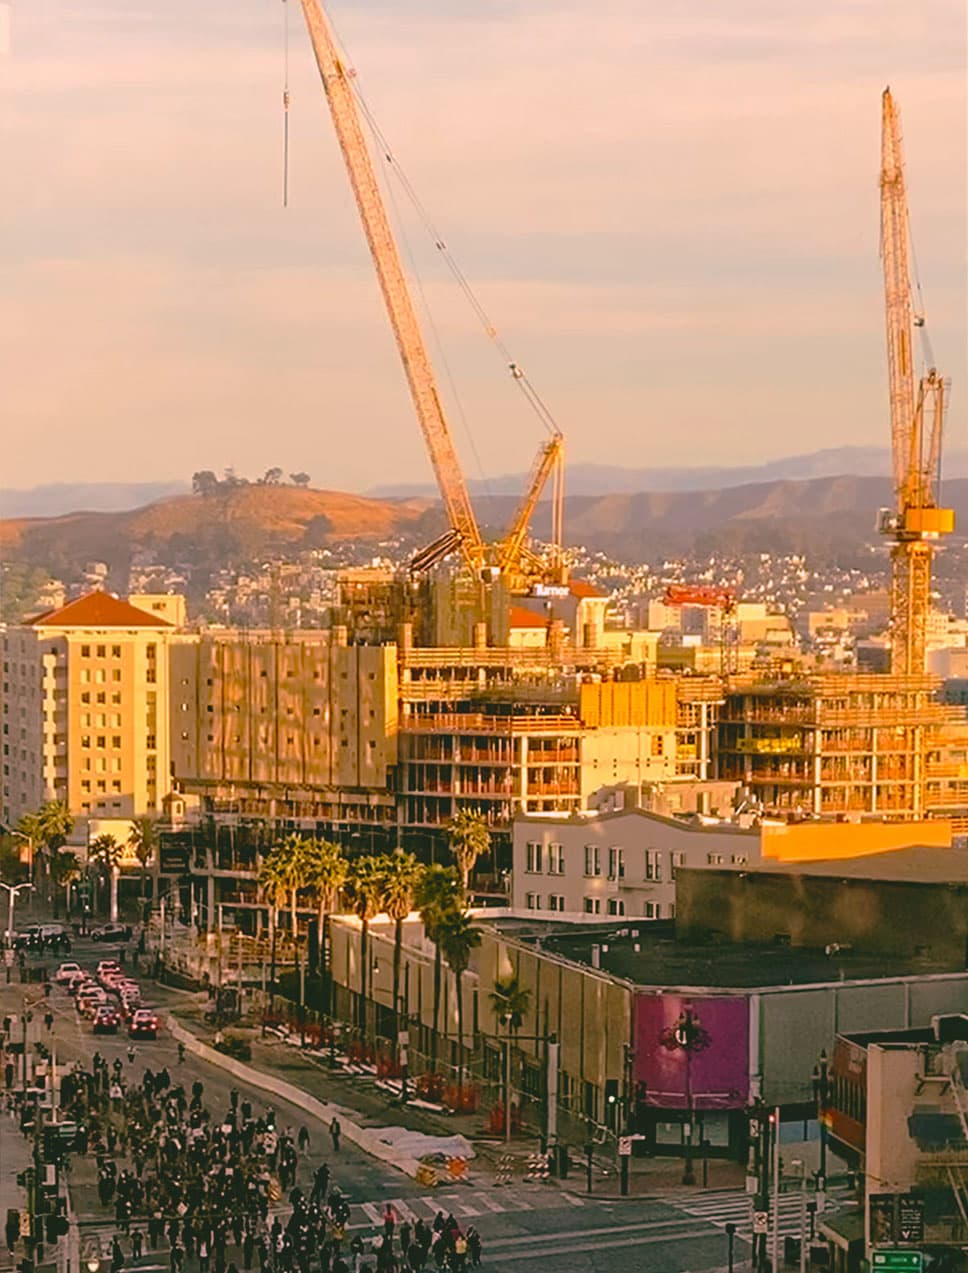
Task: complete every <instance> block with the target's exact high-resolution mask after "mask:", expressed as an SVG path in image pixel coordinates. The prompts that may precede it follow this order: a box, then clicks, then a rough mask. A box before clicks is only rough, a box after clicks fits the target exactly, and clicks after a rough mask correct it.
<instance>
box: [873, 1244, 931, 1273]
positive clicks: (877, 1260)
mask: <svg viewBox="0 0 968 1273" xmlns="http://www.w3.org/2000/svg"><path fill="white" fill-rule="evenodd" d="M871 1268H872V1269H877V1270H878V1273H922V1270H923V1268H924V1253H923V1252H921V1251H897V1250H894V1251H891V1250H883V1249H882V1250H880V1251H873V1252H871Z"/></svg>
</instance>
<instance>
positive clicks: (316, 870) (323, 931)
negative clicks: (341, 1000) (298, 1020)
mask: <svg viewBox="0 0 968 1273" xmlns="http://www.w3.org/2000/svg"><path fill="white" fill-rule="evenodd" d="M305 854H306V863H305V886H306V888H308V889H309V891H310V892H311V893H312V895H313V899H314V901H315V902H316V905H317V906H318V907H319V966H320V970H321V972H322V973H323V974H324V978H326V979H327V981H326V984H327V985H328V986H329V987H330V991H331V988H332V970H331V969H330V968H329V966H328V961H327V957H326V955H327V951H328V950H329V931H328V930H329V917H330V915H331V914H332V912H333V910H334V908H335V906H336V902H337V899H338V898H339V892H340V889H341V888H342V887H343V884H344V883H345V881H346V871H347V867H348V863H347V861H346V858H345V857H343V850H342V849H341V848H340V846H339V845H338V844H333V843H332V842H331V841H329V840H315V839H313V840H307V841H306V846H305ZM329 1000H330V1002H329V1008H330V1013H332V1008H333V1004H332V993H330V996H329Z"/></svg>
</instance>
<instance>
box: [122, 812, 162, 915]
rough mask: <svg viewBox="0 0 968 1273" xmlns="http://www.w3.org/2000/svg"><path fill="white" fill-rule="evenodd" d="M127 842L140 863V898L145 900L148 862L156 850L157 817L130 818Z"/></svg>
mask: <svg viewBox="0 0 968 1273" xmlns="http://www.w3.org/2000/svg"><path fill="white" fill-rule="evenodd" d="M128 844H130V845H131V848H132V849H133V850H134V855H135V857H136V858H137V859H138V861H139V863H140V864H141V900H142V902H143V901H144V900H145V883H146V881H147V874H148V863H149V862H151V861H152V859H153V858H154V856H155V853H156V852H157V850H158V820H157V818H149V817H146V816H145V817H140V818H132V819H131V824H130V827H129V829H128Z"/></svg>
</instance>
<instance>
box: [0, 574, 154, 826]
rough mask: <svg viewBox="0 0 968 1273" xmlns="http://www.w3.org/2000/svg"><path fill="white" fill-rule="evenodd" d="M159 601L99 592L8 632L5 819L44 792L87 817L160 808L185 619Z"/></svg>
mask: <svg viewBox="0 0 968 1273" xmlns="http://www.w3.org/2000/svg"><path fill="white" fill-rule="evenodd" d="M153 600H154V598H147V597H145V598H141V602H142V604H143V605H144V606H145V608H141V607H140V606H134V605H132V604H131V603H130V602H129V601H124V600H121V599H120V598H118V597H115V596H112V595H111V594H110V593H107V592H92V593H89V594H87V595H86V596H83V597H79V598H77V599H76V600H74V601H70V602H68V603H67V604H66V605H64V606H61V607H60V608H59V609H56V610H51V611H48V612H47V613H45V614H41V615H38V616H36V617H35V618H33V619H30V620H28V621H27V622H26V623H24V624H23V625H20V626H17V627H11V628H9V629H8V630H7V631H6V632H4V633H3V634H2V651H3V694H2V700H3V712H2V716H3V783H2V788H0V790H2V801H0V809H2V815H3V821H4V822H5V823H7V824H12V823H16V822H17V820H18V819H19V818H21V817H22V816H23V815H24V814H26V813H31V812H34V811H35V810H36V809H38V808H39V807H40V805H42V804H43V803H44V802H45V801H47V800H59V801H62V802H63V803H64V804H66V805H67V806H68V808H69V809H70V811H71V813H72V814H73V815H74V817H75V818H76V819H77V820H78V822H80V823H86V822H88V821H90V820H92V819H93V820H97V821H100V822H103V821H106V820H111V819H118V820H125V821H127V820H128V819H130V818H133V817H137V816H139V815H143V814H153V813H158V812H160V810H161V807H162V801H163V799H164V797H165V795H166V794H167V792H168V788H169V772H170V763H171V753H170V737H169V732H170V731H169V716H168V669H169V656H168V652H169V645H170V642H171V639H172V637H173V636H174V634H175V633H176V631H177V628H176V627H175V625H174V624H173V623H172V622H171V621H170V619H168V618H167V617H165V616H164V614H163V613H157V612H155V611H154V610H153V609H150V608H148V603H149V602H151V601H153ZM162 600H164V601H165V602H166V603H169V604H170V599H168V598H164V599H162ZM168 608H169V605H168V604H166V607H165V609H166V610H167V609H168ZM176 612H177V611H176Z"/></svg>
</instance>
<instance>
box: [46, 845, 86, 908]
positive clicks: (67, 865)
mask: <svg viewBox="0 0 968 1273" xmlns="http://www.w3.org/2000/svg"><path fill="white" fill-rule="evenodd" d="M50 877H51V880H52V881H53V883H54V885H55V887H59V888H63V890H64V909H65V911H66V913H67V915H68V917H70V913H71V887H72V886H73V885H74V884H76V883H77V881H78V880H79V879H80V878H81V859H80V858H79V857H78V856H77V854H76V853H70V852H65V851H64V850H63V849H61V850H60V851H59V852H57V853H55V854H54V856H53V857H52V858H51V861H50ZM56 908H57V897H56V894H55V897H54V916H55V918H56V915H57V909H56Z"/></svg>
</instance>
